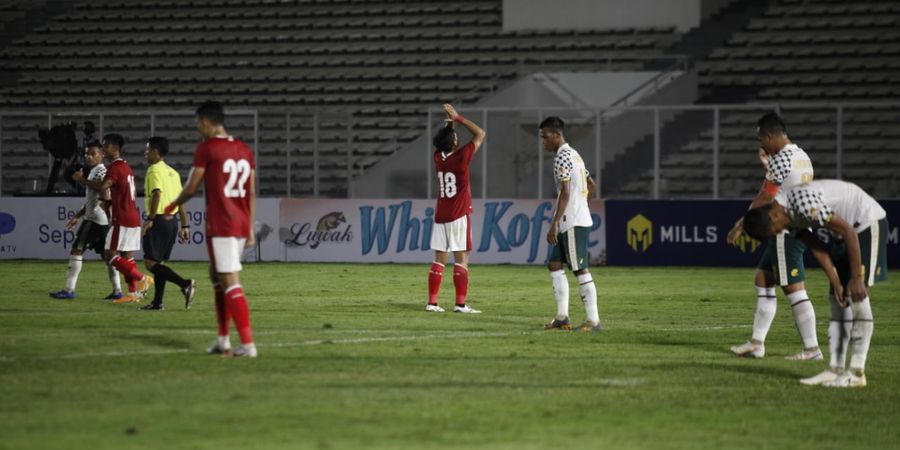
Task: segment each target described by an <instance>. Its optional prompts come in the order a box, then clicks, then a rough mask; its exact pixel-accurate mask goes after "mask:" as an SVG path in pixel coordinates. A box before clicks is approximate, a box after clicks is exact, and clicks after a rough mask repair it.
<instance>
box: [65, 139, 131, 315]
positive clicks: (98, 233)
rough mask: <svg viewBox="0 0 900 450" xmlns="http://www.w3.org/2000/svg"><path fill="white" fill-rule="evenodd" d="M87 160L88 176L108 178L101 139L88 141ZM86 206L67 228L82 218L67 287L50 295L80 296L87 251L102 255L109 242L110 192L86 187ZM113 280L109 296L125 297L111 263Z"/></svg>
mask: <svg viewBox="0 0 900 450" xmlns="http://www.w3.org/2000/svg"><path fill="white" fill-rule="evenodd" d="M84 159H85V162H86V163H87V166H88V168H90V172H89V173H88V176H87V179H88V180H92V181H103V178H105V177H106V166H104V165H103V151H102V150H101V147H100V142H99V141H96V140H94V141H91V142H88V143H87V145H86V146H85V149H84ZM84 199H85V201H84V205H83V206H82V207H81V209H79V210H78V212H77V213H75V217H73V218H71V219H69V221H68V222H67V223H66V229H67V230H71V229H73V228H75V225H77V224H78V221H79V220H81V219H84V220H81V226H79V227H78V232H77V233H75V242H74V243H72V251H71V252H70V253H69V270H68V273H67V275H66V287H65V288H64V289H61V290H59V291H57V292H51V293H50V296H51V297H53V298H56V299H66V300H72V299H74V298H75V297H76V295H75V286H76V285H77V284H78V275H79V274H80V273H81V266H82V264H83V259H84V252H85V250H88V249H93V250H94V251H95V252H97V253H98V254H100V255H102V254H103V246H104V244H105V242H106V234H107V232H108V231H109V218H108V217H106V211H105V210H104V209H103V206H102V205H101V201H108V200H109V191H108V190H107V191H104V192H99V191H95V190H93V189H85V193H84ZM106 271H107V274H108V275H109V282H110V284H112V288H113V291H112V293H111V294H109V295H108V296H107V297H106V298H107V299H112V300H115V299H120V298H122V282H121V281H119V273H118V272H116V269H114V268H112V267H110V266H107V267H106Z"/></svg>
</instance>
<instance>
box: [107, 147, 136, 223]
mask: <svg viewBox="0 0 900 450" xmlns="http://www.w3.org/2000/svg"><path fill="white" fill-rule="evenodd" d="M106 180H109V181H112V185H111V186H110V187H109V194H110V197H111V198H110V206H109V212H110V215H111V216H112V217H111V218H110V222H111V224H112V226H114V227H129V228H134V227H139V226H141V215H140V214H139V213H138V209H137V205H136V204H135V203H134V172H132V171H131V166H129V165H128V163H127V162H125V160H124V159H117V160H115V161H113V162H112V164H110V165H109V166H107V167H106V177H104V178H103V181H106Z"/></svg>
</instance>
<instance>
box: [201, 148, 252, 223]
mask: <svg viewBox="0 0 900 450" xmlns="http://www.w3.org/2000/svg"><path fill="white" fill-rule="evenodd" d="M194 167H195V168H202V169H206V172H205V173H204V175H203V187H204V189H205V191H206V192H205V196H206V236H207V238H209V237H213V236H218V237H224V236H233V237H243V238H246V237H249V236H250V172H251V170H255V169H256V164H255V163H254V161H253V152H252V151H251V150H250V148H249V147H247V144H244V142H242V141H241V140H240V139H235V138H234V137H232V136H226V137H218V136H217V137H212V138H209V139H207V140H205V141H203V142H201V143H199V144H197V150H196V151H195V152H194Z"/></svg>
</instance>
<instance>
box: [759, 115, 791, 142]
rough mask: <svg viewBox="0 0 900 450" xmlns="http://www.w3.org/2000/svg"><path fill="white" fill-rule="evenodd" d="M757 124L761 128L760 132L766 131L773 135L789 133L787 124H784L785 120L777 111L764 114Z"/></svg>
mask: <svg viewBox="0 0 900 450" xmlns="http://www.w3.org/2000/svg"><path fill="white" fill-rule="evenodd" d="M756 126H757V127H758V128H759V133H760V134H763V133H765V134H768V135H773V136H774V135H778V134H787V125H785V124H784V120H783V119H782V118H781V116H779V115H778V113H775V112H770V113H766V114H763V116H762V117H760V118H759V120H758V121H756Z"/></svg>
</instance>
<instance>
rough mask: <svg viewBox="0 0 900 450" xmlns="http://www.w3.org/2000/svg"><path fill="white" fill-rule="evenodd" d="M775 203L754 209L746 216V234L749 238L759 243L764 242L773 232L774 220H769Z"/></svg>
mask: <svg viewBox="0 0 900 450" xmlns="http://www.w3.org/2000/svg"><path fill="white" fill-rule="evenodd" d="M773 205H774V203H769V204H767V205H763V206H760V207H759V208H753V209H751V210H750V211H747V213H746V214H744V232H745V233H747V235H748V236H750V237H752V238H753V239H756V240H758V241H764V240H766V238H768V237H769V234H770V233H771V230H772V219H771V218H769V211H771V210H772V207H773Z"/></svg>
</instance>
